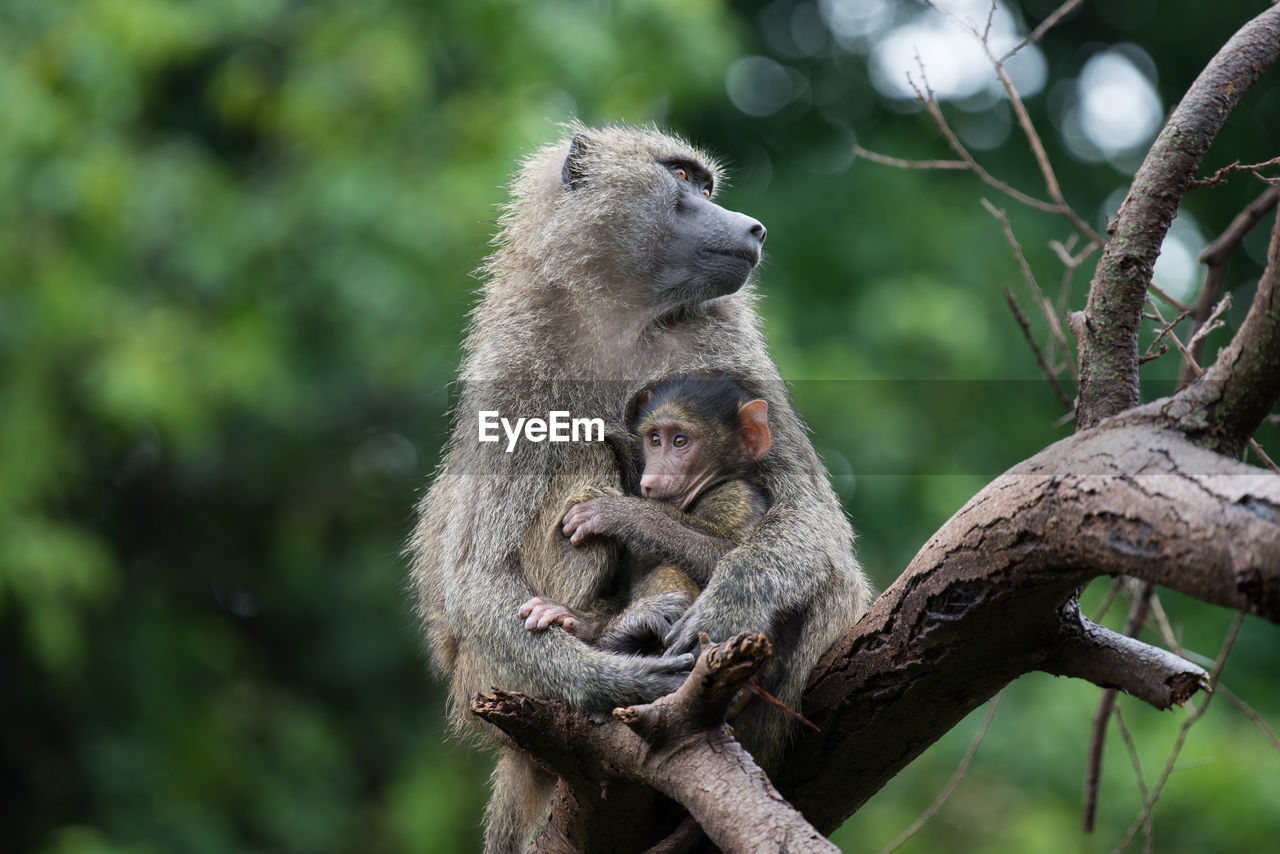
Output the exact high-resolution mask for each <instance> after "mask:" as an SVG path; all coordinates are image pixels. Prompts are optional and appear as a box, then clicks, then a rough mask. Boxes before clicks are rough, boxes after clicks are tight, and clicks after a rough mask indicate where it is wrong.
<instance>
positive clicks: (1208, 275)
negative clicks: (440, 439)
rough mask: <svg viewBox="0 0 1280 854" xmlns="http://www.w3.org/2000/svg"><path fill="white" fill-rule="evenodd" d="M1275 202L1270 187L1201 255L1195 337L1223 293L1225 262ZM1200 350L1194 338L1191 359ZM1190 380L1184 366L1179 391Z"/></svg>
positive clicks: (1279, 195)
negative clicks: (1201, 277)
mask: <svg viewBox="0 0 1280 854" xmlns="http://www.w3.org/2000/svg"><path fill="white" fill-rule="evenodd" d="M1277 201H1280V187H1269V188H1267V189H1266V190H1264V191H1263V192H1262V194H1261V195H1259V196H1258V198H1256V199H1254V200H1253V201H1252V202H1250V203H1249V205H1248V207H1246V208H1245V209H1244V210H1243V211H1241V212H1240V213H1239V214H1237V215H1236V217H1235V218H1234V219H1233V220H1231V224H1230V225H1228V226H1227V228H1226V230H1224V231H1223V232H1222V234H1220V235H1218V237H1217V239H1216V240H1214V241H1213V242H1212V243H1210V244H1209V245H1208V246H1206V247H1205V249H1204V251H1203V252H1201V253H1200V263H1202V264H1204V265H1205V267H1206V269H1205V272H1204V284H1203V285H1202V286H1201V288H1200V297H1199V299H1197V300H1196V310H1195V314H1194V318H1195V320H1194V323H1193V325H1192V327H1191V328H1192V332H1193V334H1194V335H1198V334H1199V330H1200V328H1201V327H1202V326H1204V325H1205V324H1206V323H1207V322H1208V318H1209V313H1210V310H1211V309H1212V307H1213V305H1214V303H1215V302H1216V301H1217V299H1218V294H1219V293H1221V291H1222V282H1223V280H1224V279H1225V277H1226V272H1227V261H1228V260H1229V259H1230V257H1231V255H1232V253H1234V252H1235V250H1236V248H1237V247H1239V246H1240V243H1241V241H1243V240H1244V237H1245V235H1246V234H1248V233H1249V232H1250V231H1251V230H1253V227H1254V226H1255V225H1257V224H1258V223H1259V222H1260V221H1261V220H1262V218H1263V217H1264V216H1266V215H1267V214H1268V213H1269V212H1270V211H1271V209H1272V208H1274V207H1275V206H1276V202H1277ZM1203 346H1204V344H1203V338H1200V339H1197V338H1196V337H1193V338H1192V340H1191V344H1190V346H1189V347H1188V349H1189V350H1191V355H1192V356H1194V357H1195V358H1197V359H1199V358H1200V354H1201V348H1202V347H1203ZM1193 378H1194V377H1193V376H1192V374H1191V371H1190V370H1189V369H1187V368H1186V367H1185V366H1184V368H1183V370H1182V372H1181V374H1180V375H1179V377H1178V385H1179V387H1181V386H1185V385H1186V384H1187V383H1189V382H1191V380H1192V379H1193Z"/></svg>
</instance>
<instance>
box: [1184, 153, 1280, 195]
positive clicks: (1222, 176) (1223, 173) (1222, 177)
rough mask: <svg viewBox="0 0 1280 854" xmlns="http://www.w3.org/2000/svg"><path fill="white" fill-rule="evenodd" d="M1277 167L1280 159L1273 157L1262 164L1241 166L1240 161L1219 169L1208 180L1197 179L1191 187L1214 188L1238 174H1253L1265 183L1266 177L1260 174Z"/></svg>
mask: <svg viewBox="0 0 1280 854" xmlns="http://www.w3.org/2000/svg"><path fill="white" fill-rule="evenodd" d="M1277 165H1280V157H1273V158H1271V159H1270V160H1264V161H1262V162H1261V163H1245V164H1241V163H1240V161H1239V160H1237V161H1235V162H1234V163H1231V164H1229V165H1227V166H1223V167H1222V168H1221V169H1219V170H1218V171H1217V172H1214V173H1213V174H1212V175H1210V176H1209V177H1208V178H1197V179H1196V180H1194V181H1192V182H1191V186H1192V187H1193V188H1198V187H1212V186H1214V185H1216V184H1222V183H1225V182H1226V180H1227V176H1228V175H1233V174H1235V173H1236V172H1252V173H1253V175H1254V176H1255V177H1258V178H1261V179H1262V180H1264V181H1265V180H1267V178H1266V176H1264V175H1259V174H1258V173H1259V172H1260V171H1261V170H1263V169H1266V168H1267V167H1269V166H1277Z"/></svg>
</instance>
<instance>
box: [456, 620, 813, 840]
mask: <svg viewBox="0 0 1280 854" xmlns="http://www.w3.org/2000/svg"><path fill="white" fill-rule="evenodd" d="M768 654H769V641H768V639H767V638H765V637H764V636H763V635H737V636H735V637H733V638H730V639H729V640H728V641H726V642H724V643H721V644H714V645H706V646H704V648H703V651H702V654H701V656H699V658H698V663H697V664H696V665H695V666H694V669H693V672H692V673H691V674H690V675H689V678H688V679H687V680H685V683H684V685H682V686H681V688H680V689H679V690H678V691H676V692H675V693H673V694H669V695H668V696H666V697H662V698H659V699H658V700H656V701H654V702H653V703H649V704H646V705H640V706H629V707H627V708H621V709H615V710H614V712H613V718H614V719H613V720H597V719H593V718H591V717H588V716H587V715H583V714H579V713H576V712H574V711H573V710H572V709H571V708H570V707H568V706H567V705H566V704H564V703H562V702H559V701H549V700H533V699H530V698H528V697H524V696H522V695H519V694H507V693H503V692H497V693H495V694H492V695H477V696H476V697H475V698H474V699H473V700H472V710H473V711H474V712H475V713H476V714H477V715H479V716H480V717H481V718H483V719H485V720H487V721H489V722H490V723H492V724H494V725H496V726H497V727H498V728H499V729H501V730H502V731H503V732H505V733H507V735H509V736H510V737H511V738H512V739H513V740H515V742H516V743H517V744H519V745H520V746H521V747H522V748H524V749H525V750H527V751H528V752H529V753H530V754H532V755H533V756H534V758H536V759H538V760H539V761H541V762H543V763H545V764H546V765H547V766H548V767H549V768H551V770H553V771H554V772H555V773H556V774H558V775H560V784H559V786H558V788H557V796H556V800H555V805H554V808H553V811H552V815H551V820H550V822H549V823H548V828H550V829H549V830H547V831H544V833H543V834H542V836H541V837H540V838H539V840H538V842H537V843H535V848H534V850H535V851H548V850H564V849H565V847H566V846H568V847H569V848H570V849H576V850H582V851H597V850H599V851H617V852H626V851H641V850H644V849H645V848H648V847H649V846H650V845H652V844H654V843H655V842H658V841H659V840H658V839H655V838H654V835H655V832H658V833H661V832H662V831H661V829H660V828H657V827H655V826H654V822H653V820H652V818H651V817H650V816H651V812H650V809H646V808H640V807H649V808H651V807H652V805H653V804H652V797H651V794H652V792H651V791H649V792H648V794H649V795H650V797H649V799H648V802H647V803H646V802H645V799H644V795H645V793H646V791H647V787H652V788H653V789H656V790H657V791H659V792H661V793H663V794H664V795H667V796H668V797H670V798H671V799H673V800H675V801H676V802H678V803H679V804H681V805H683V806H684V807H685V808H686V809H688V810H689V813H690V814H691V815H692V817H693V819H694V820H695V821H696V822H697V823H698V824H699V825H700V826H701V827H702V830H703V831H705V832H706V834H707V836H708V837H709V838H710V839H711V841H712V842H713V843H715V845H716V846H717V847H719V848H720V849H722V850H724V851H731V852H732V851H755V850H766V851H799V852H806V851H807V852H824V854H831V852H836V851H837V850H838V849H836V848H835V846H833V845H832V844H831V843H830V842H828V841H827V840H826V838H825V837H823V836H822V834H820V833H818V832H817V831H816V830H815V829H814V828H813V827H812V826H810V825H809V824H808V822H806V821H805V820H804V817H803V816H802V815H801V814H800V813H799V811H797V810H796V809H795V808H794V807H792V806H791V805H790V804H788V803H787V802H786V801H784V800H783V799H782V796H781V795H779V794H778V792H777V790H776V789H774V787H773V785H772V784H771V783H770V782H769V778H768V777H767V776H765V773H764V772H763V771H761V770H760V768H759V766H757V765H756V764H755V762H754V761H753V760H752V758H751V756H750V754H748V753H747V752H746V751H745V750H744V749H743V748H742V746H741V745H739V744H738V742H737V741H736V740H734V738H733V734H732V731H731V730H730V729H729V728H728V727H727V726H725V724H724V716H725V712H726V710H727V709H728V708H729V705H730V704H731V703H732V702H733V700H734V697H735V696H736V694H737V693H738V691H739V690H740V688H741V687H742V685H743V683H745V682H746V680H747V679H749V678H750V677H751V675H752V674H754V673H755V671H756V670H757V669H758V668H759V666H760V664H761V663H762V662H763V661H764V659H765V658H766V657H767V656H768ZM619 783H621V784H622V785H619ZM627 783H631V784H643V786H634V785H633V786H627V785H626V784H627ZM670 829H671V828H668V830H670ZM678 832H680V833H681V834H683V835H684V837H685V838H687V837H688V834H687V833H686V828H685V827H684V826H681V828H679V830H678Z"/></svg>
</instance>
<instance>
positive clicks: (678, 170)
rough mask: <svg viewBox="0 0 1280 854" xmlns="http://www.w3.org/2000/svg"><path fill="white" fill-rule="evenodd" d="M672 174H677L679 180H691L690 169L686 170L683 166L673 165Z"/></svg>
mask: <svg viewBox="0 0 1280 854" xmlns="http://www.w3.org/2000/svg"><path fill="white" fill-rule="evenodd" d="M671 174H672V175H675V176H676V178H677V179H678V180H680V181H688V180H689V172H688V170H686V169H685V168H684V167H683V166H672V167H671Z"/></svg>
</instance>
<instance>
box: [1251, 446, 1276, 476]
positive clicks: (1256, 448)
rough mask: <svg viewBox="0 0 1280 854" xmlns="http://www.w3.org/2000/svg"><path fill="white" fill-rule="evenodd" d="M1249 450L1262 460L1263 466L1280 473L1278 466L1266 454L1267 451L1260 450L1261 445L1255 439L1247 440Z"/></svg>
mask: <svg viewBox="0 0 1280 854" xmlns="http://www.w3.org/2000/svg"><path fill="white" fill-rule="evenodd" d="M1249 450H1251V451H1253V452H1254V453H1255V454H1257V456H1258V459H1259V460H1260V461H1261V462H1262V464H1263V465H1264V466H1266V467H1267V468H1269V469H1271V470H1272V471H1273V472H1275V473H1276V474H1280V466H1277V465H1276V461H1275V460H1273V459H1271V457H1269V456H1267V452H1266V451H1264V450H1262V446H1261V445H1259V444H1258V440H1257V439H1250V440H1249Z"/></svg>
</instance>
